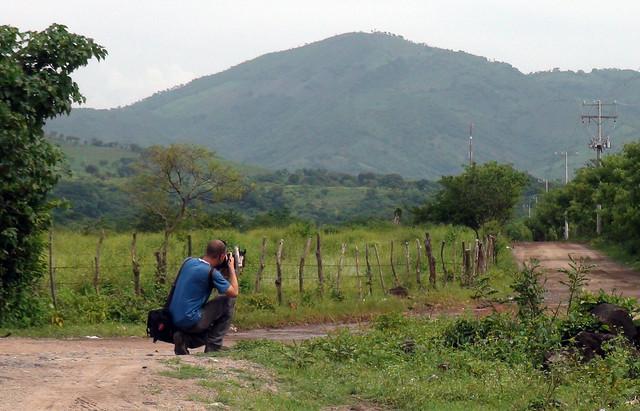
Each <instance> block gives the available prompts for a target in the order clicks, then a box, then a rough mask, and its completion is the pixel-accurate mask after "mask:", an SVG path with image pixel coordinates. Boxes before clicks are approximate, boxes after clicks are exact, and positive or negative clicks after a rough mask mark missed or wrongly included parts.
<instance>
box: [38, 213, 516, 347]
mask: <svg viewBox="0 0 640 411" xmlns="http://www.w3.org/2000/svg"><path fill="white" fill-rule="evenodd" d="M426 231H428V232H429V234H430V236H431V241H432V244H433V249H434V255H435V257H436V260H437V281H436V284H435V287H434V286H431V285H429V281H428V276H429V274H428V273H429V269H428V266H427V264H426V256H425V254H424V253H425V251H424V236H425V232H426ZM188 236H190V237H191V243H192V247H193V251H192V254H194V255H201V254H202V253H203V248H204V245H205V244H206V242H207V241H208V240H209V239H212V238H222V239H224V240H226V241H227V242H228V243H229V244H234V245H238V246H239V247H240V248H246V249H247V250H248V251H247V260H246V267H245V268H244V271H243V274H242V276H241V278H240V285H241V289H242V292H243V293H244V294H245V295H243V297H242V298H240V299H239V301H238V309H237V314H236V318H235V322H236V325H237V326H238V327H240V328H251V327H256V326H278V325H286V324H298V323H308V322H333V321H350V320H357V319H366V318H370V317H371V316H372V315H375V314H379V313H385V312H397V311H403V310H406V309H413V310H420V309H421V308H424V307H426V306H431V305H434V304H437V305H439V306H442V307H459V306H461V305H467V304H469V301H470V297H471V295H472V294H473V293H474V290H473V289H472V288H470V287H461V286H460V285H459V282H458V281H453V280H452V279H449V281H446V282H445V280H444V276H443V275H442V273H443V268H442V266H443V264H442V260H441V258H440V245H441V244H442V242H443V241H445V247H444V249H443V254H442V255H443V256H444V265H445V267H447V271H448V272H449V276H456V277H459V273H460V270H461V269H462V267H461V264H460V259H461V257H460V255H461V242H462V241H466V242H467V244H470V243H471V240H472V239H473V233H472V232H471V231H468V230H463V229H460V228H455V227H450V226H440V227H429V228H428V229H424V228H409V227H399V226H392V225H388V226H383V227H380V228H378V229H364V228H361V229H358V228H345V229H339V230H336V229H331V230H330V231H327V232H325V231H320V236H321V254H322V263H323V268H324V277H325V280H324V287H323V290H324V293H323V295H322V296H321V295H320V293H319V281H318V274H317V261H316V256H315V246H316V240H315V230H314V229H312V228H311V227H309V226H307V225H304V224H294V225H291V226H288V227H286V228H282V229H275V228H270V229H256V230H250V231H246V232H239V231H235V230H215V231H212V230H196V231H193V232H191V233H186V232H185V233H180V234H178V235H176V236H174V237H173V238H172V240H171V243H170V248H169V251H168V265H169V269H168V272H169V283H170V282H171V281H172V279H173V276H174V275H175V272H176V271H177V269H178V267H179V265H180V264H181V262H182V260H183V259H184V258H185V256H186V255H187V248H188V245H187V244H188V241H187V239H188ZM310 237H311V238H313V241H312V242H311V244H312V247H311V250H310V252H309V255H307V257H306V263H305V269H304V276H303V281H304V286H303V287H304V290H303V292H302V293H300V291H299V263H300V261H299V260H300V257H301V254H302V252H303V250H304V248H305V243H306V240H307V238H310ZM263 238H265V239H266V250H265V268H264V271H263V273H262V276H261V283H260V290H259V292H256V291H255V280H256V273H257V272H258V267H259V260H260V254H261V243H262V239H263ZM280 239H283V240H284V243H283V253H282V264H281V270H282V294H283V301H282V303H281V304H278V301H277V298H276V296H277V293H276V287H275V284H274V281H275V278H276V273H277V270H276V263H275V262H276V261H275V253H276V247H277V244H278V242H279V241H280ZM392 240H393V241H394V268H395V270H396V273H397V276H398V284H401V285H403V286H405V287H407V288H408V290H409V294H410V296H411V298H409V299H401V298H396V297H393V296H390V295H388V294H387V291H388V290H389V289H390V288H392V287H394V286H395V285H397V284H396V282H395V281H394V277H393V272H392V268H391V264H390V247H391V241H392ZM416 240H419V242H420V248H421V250H420V253H421V254H420V265H419V269H420V276H421V285H419V284H418V283H417V278H416V277H417V274H416V254H417V241H416ZM131 241H132V236H131V233H110V232H107V233H105V237H104V240H103V242H102V245H101V246H100V257H99V280H98V287H97V288H98V290H97V292H96V290H95V287H94V278H95V263H94V261H95V257H96V251H97V246H98V242H99V235H98V234H97V233H95V232H94V233H90V234H82V233H79V232H69V231H56V232H54V233H53V242H52V260H53V275H54V278H55V279H54V284H55V288H56V296H57V304H58V307H57V310H53V309H52V308H51V306H50V301H51V296H50V280H49V278H46V279H44V281H43V282H42V283H41V286H40V291H39V292H40V294H41V295H42V301H43V302H46V304H47V305H48V306H49V307H47V308H46V309H44V313H43V314H42V315H43V316H44V318H46V320H47V321H46V322H52V323H60V324H64V325H63V326H62V327H58V328H56V326H52V330H51V332H52V333H54V334H56V335H59V334H60V332H61V330H63V329H65V328H68V329H70V330H71V329H73V328H74V327H73V326H75V325H78V324H85V325H89V326H94V327H95V326H100V327H101V328H100V327H99V328H100V329H101V330H102V332H103V333H104V334H106V335H113V334H119V333H124V334H127V333H130V332H131V329H130V328H125V329H122V327H121V326H120V325H123V324H124V325H131V324H134V325H135V324H138V325H139V324H142V322H143V321H144V320H145V318H146V311H148V309H151V308H154V307H156V306H158V305H161V304H162V302H163V301H164V298H165V296H166V293H167V289H168V287H169V286H170V284H165V285H164V286H157V285H156V284H155V282H154V275H155V270H156V264H155V257H154V252H155V251H156V250H157V249H158V247H159V246H160V243H161V241H162V236H161V235H160V234H158V233H139V234H138V235H137V244H136V252H137V258H138V261H139V263H140V268H141V286H142V293H141V295H140V296H136V295H135V294H134V287H133V274H132V265H131ZM405 241H406V242H407V245H408V252H409V265H408V266H407V260H406V254H405V252H406V251H405V248H404V246H403V244H404V243H405ZM342 244H345V254H344V257H343V258H342V265H341V268H340V280H339V282H338V281H337V277H338V270H339V265H340V264H339V263H340V255H341V246H342ZM365 244H368V245H369V251H370V255H369V264H370V267H371V268H370V272H371V286H370V287H369V285H368V279H367V264H366V256H365V251H364V250H365ZM373 244H375V248H374V247H372V245H373ZM356 246H357V247H358V248H359V258H358V267H356V261H355V247H356ZM376 248H377V250H378V251H379V260H380V265H378V260H377V258H376V256H375V249H376ZM454 252H455V255H454ZM500 257H501V258H500V264H499V265H498V266H496V267H493V268H491V270H490V273H489V277H490V284H491V286H492V287H493V288H495V289H497V290H498V291H499V292H500V295H506V293H507V292H508V284H509V278H508V274H507V272H508V271H509V269H511V268H512V267H513V261H512V259H511V257H510V255H509V253H505V252H502V253H500ZM45 260H47V261H48V256H45ZM356 268H357V271H356ZM381 279H382V280H381ZM382 282H384V289H383V288H382ZM370 291H371V292H370ZM114 324H116V325H114ZM119 330H121V331H119ZM63 333H64V332H63Z"/></svg>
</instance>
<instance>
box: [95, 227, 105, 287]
mask: <svg viewBox="0 0 640 411" xmlns="http://www.w3.org/2000/svg"><path fill="white" fill-rule="evenodd" d="M103 241H104V229H103V230H100V237H99V238H98V245H96V256H95V258H94V260H93V262H94V271H93V289H94V290H96V294H98V293H100V253H101V251H102V242H103Z"/></svg>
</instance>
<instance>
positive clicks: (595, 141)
mask: <svg viewBox="0 0 640 411" xmlns="http://www.w3.org/2000/svg"><path fill="white" fill-rule="evenodd" d="M582 106H583V107H588V110H591V109H592V108H593V109H596V110H597V114H596V113H589V114H583V115H581V116H580V118H581V119H582V122H583V123H584V122H585V121H586V122H587V123H588V124H591V122H594V123H595V124H596V126H597V127H598V134H597V135H596V136H595V137H593V138H591V142H590V143H589V147H590V148H591V149H592V150H595V151H596V163H597V165H598V166H599V165H600V161H601V159H602V152H603V151H604V150H606V149H609V148H611V139H610V138H609V136H606V137H605V136H603V135H602V128H603V127H602V125H603V124H604V122H605V121H607V120H613V122H614V123H615V122H616V120H617V119H618V116H617V115H616V114H603V113H602V109H603V107H604V108H606V107H614V112H615V106H616V102H615V100H614V102H613V103H603V102H602V101H601V100H596V101H594V102H592V103H586V102H584V101H583V102H582Z"/></svg>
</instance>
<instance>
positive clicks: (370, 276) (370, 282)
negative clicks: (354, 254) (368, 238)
mask: <svg viewBox="0 0 640 411" xmlns="http://www.w3.org/2000/svg"><path fill="white" fill-rule="evenodd" d="M364 259H365V261H366V262H367V285H368V286H369V295H373V273H372V272H371V263H370V262H369V244H365V245H364Z"/></svg>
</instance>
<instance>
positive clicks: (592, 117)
mask: <svg viewBox="0 0 640 411" xmlns="http://www.w3.org/2000/svg"><path fill="white" fill-rule="evenodd" d="M582 106H583V107H589V108H591V107H593V108H596V109H597V114H591V113H590V114H586V115H585V114H583V115H582V116H580V118H581V119H582V122H583V123H584V122H585V120H586V121H587V122H588V123H589V124H591V122H592V121H593V122H595V123H596V126H597V127H598V134H597V135H596V136H595V137H593V138H592V139H591V142H590V143H589V147H591V149H593V150H596V166H597V167H600V165H601V162H602V152H603V151H604V150H606V149H609V148H611V139H610V138H609V136H606V137H604V136H603V135H602V124H603V123H604V122H605V121H607V120H613V122H614V123H615V122H616V121H617V120H618V116H617V115H616V114H602V107H603V106H605V107H607V106H612V107H614V109H615V106H616V102H615V100H614V101H613V103H603V102H602V100H596V101H594V102H593V103H586V102H582ZM601 212H602V204H598V205H596V234H597V235H600V233H601V232H602V219H601V217H600V213H601Z"/></svg>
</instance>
